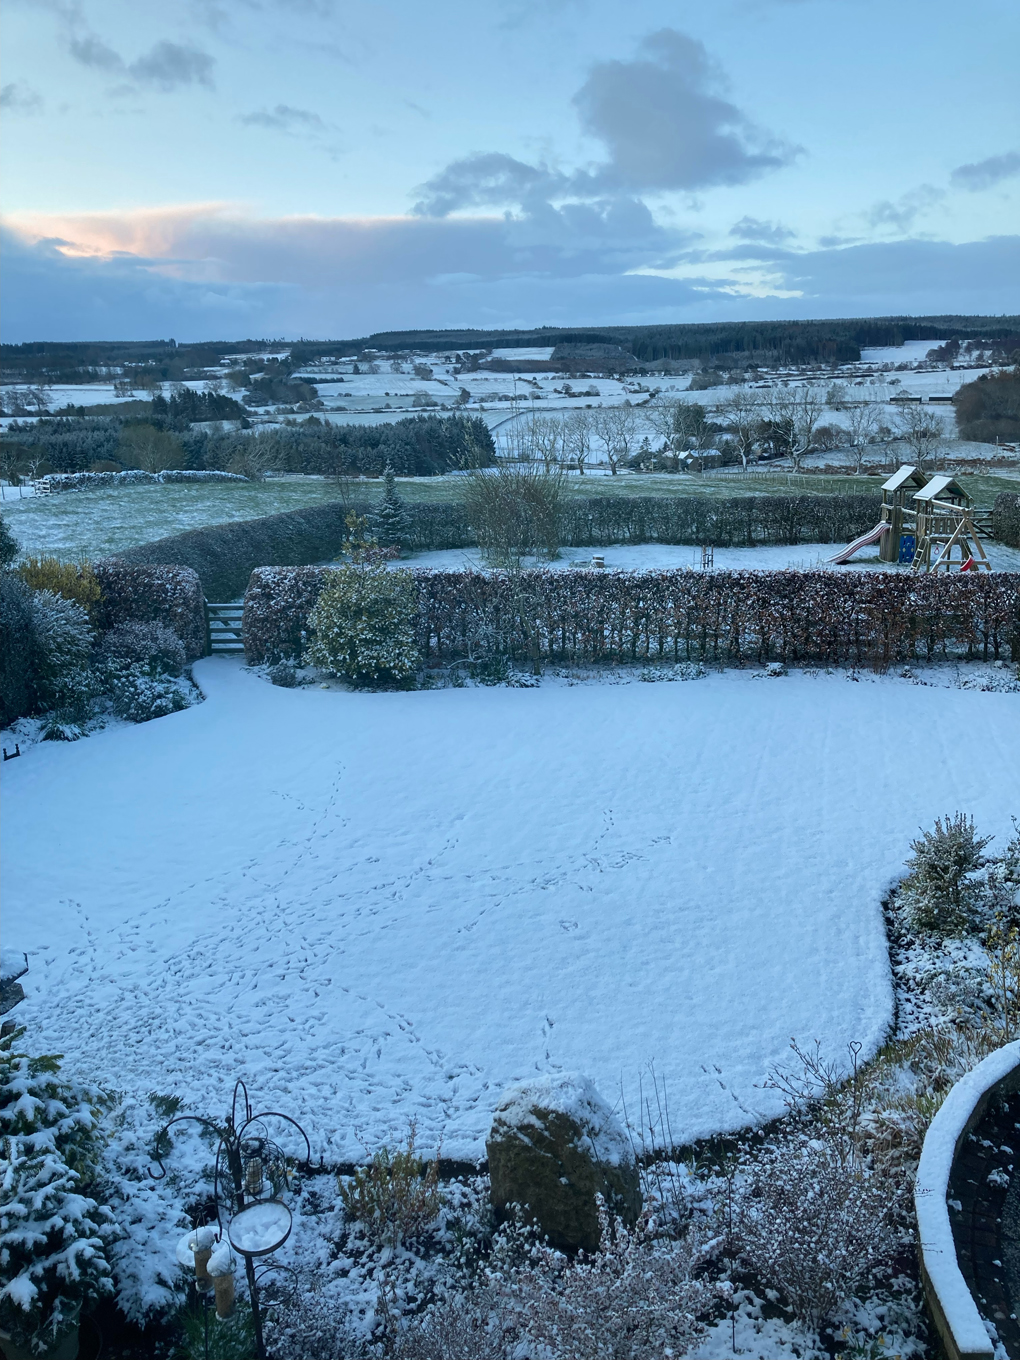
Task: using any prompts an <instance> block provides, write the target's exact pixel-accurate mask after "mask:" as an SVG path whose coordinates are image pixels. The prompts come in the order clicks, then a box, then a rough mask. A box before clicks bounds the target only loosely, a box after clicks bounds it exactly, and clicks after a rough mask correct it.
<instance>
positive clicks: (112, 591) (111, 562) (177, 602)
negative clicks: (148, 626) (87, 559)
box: [93, 558, 206, 661]
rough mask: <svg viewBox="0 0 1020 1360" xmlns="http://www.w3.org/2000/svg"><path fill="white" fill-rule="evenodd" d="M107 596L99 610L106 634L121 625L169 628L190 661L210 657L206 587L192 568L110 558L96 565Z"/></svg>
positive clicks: (96, 616) (100, 625)
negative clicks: (206, 653)
mask: <svg viewBox="0 0 1020 1360" xmlns="http://www.w3.org/2000/svg"><path fill="white" fill-rule="evenodd" d="M93 570H94V571H95V573H96V576H97V578H98V580H99V584H100V586H101V587H102V591H103V596H102V599H101V600H100V601H99V604H98V605H97V606H96V607H95V609H94V611H93V620H94V622H95V625H96V627H97V628H98V629H99V630H100V631H101V632H106V631H107V630H108V629H110V628H113V627H115V626H116V625H117V624H118V623H129V622H131V623H135V622H139V623H150V622H157V623H164V624H166V626H167V627H168V628H171V629H172V630H173V631H174V632H175V633H176V634H177V636H178V637H179V638H180V639H181V641H182V642H183V643H184V651H185V655H186V656H187V659H188V660H189V661H194V660H195V658H196V657H199V656H204V655H205V648H206V628H205V600H204V598H203V595H202V583H201V581H200V580H199V579H198V576H197V575H196V573H195V572H193V571H191V570H189V569H188V568H187V567H175V566H135V565H133V564H129V563H126V562H122V561H119V560H118V559H117V558H108V559H107V560H106V561H104V562H96V563H94V564H93Z"/></svg>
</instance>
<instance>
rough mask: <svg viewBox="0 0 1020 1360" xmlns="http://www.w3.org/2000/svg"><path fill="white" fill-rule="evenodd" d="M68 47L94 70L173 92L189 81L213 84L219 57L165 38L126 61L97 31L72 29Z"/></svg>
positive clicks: (190, 82)
mask: <svg viewBox="0 0 1020 1360" xmlns="http://www.w3.org/2000/svg"><path fill="white" fill-rule="evenodd" d="M68 51H69V52H70V53H71V56H72V57H73V58H74V59H75V61H77V62H79V63H80V64H81V65H82V66H88V67H90V68H91V69H92V70H94V71H103V72H105V73H106V74H107V75H116V76H122V77H124V78H125V79H128V80H131V81H133V82H134V83H135V84H136V85H141V86H143V87H147V88H149V89H156V90H162V91H164V92H165V93H170V92H171V91H172V90H177V89H180V88H181V86H186V85H204V86H206V87H207V88H208V89H211V88H212V84H213V80H212V71H213V67H214V66H215V64H216V62H215V58H213V57H210V56H209V54H208V53H207V52H203V51H201V50H200V49H199V48H197V47H192V46H190V45H182V44H180V43H174V42H167V41H166V40H162V41H160V42H157V43H154V44H153V46H152V47H151V48H150V50H149V51H148V52H145V53H143V54H142V55H141V56H140V57H138V58H136V60H135V61H133V62H130V63H129V62H125V60H124V58H123V57H122V56H121V55H120V53H119V52H115V51H114V49H113V48H112V47H110V46H109V45H108V44H107V43H105V42H103V40H102V38H100V37H98V36H97V35H96V34H95V33H89V32H87V31H84V32H79V33H72V34H71V36H70V37H69V38H68Z"/></svg>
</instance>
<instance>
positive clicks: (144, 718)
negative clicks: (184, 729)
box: [110, 666, 191, 723]
mask: <svg viewBox="0 0 1020 1360" xmlns="http://www.w3.org/2000/svg"><path fill="white" fill-rule="evenodd" d="M110 691H111V694H112V697H113V711H114V713H116V715H117V717H118V718H126V719H127V721H128V722H134V723H143V722H151V721H152V719H153V718H165V717H167V715H168V714H170V713H179V712H180V711H181V710H182V709H185V708H188V707H190V704H191V700H190V698H189V696H188V694H187V693H186V692H185V690H184V689H183V688H182V687H181V685H180V684H178V682H177V681H176V680H175V679H173V677H172V676H169V675H152V674H150V673H149V672H148V671H146V670H141V669H140V668H139V667H137V666H133V667H131V668H130V669H128V670H126V671H122V672H120V673H119V674H117V675H115V676H114V677H113V679H112V681H111V685H110Z"/></svg>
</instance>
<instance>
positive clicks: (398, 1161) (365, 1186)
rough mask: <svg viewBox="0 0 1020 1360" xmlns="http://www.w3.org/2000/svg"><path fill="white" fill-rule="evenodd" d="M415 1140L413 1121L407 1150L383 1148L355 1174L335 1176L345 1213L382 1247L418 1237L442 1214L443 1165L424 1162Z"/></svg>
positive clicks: (434, 1162)
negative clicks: (440, 1173)
mask: <svg viewBox="0 0 1020 1360" xmlns="http://www.w3.org/2000/svg"><path fill="white" fill-rule="evenodd" d="M414 1140H415V1126H414V1123H413V1122H412V1124H411V1128H410V1131H409V1132H408V1136H407V1147H406V1148H402V1149H401V1150H399V1151H397V1152H391V1151H390V1149H389V1148H387V1147H383V1148H380V1149H379V1151H378V1152H377V1153H376V1154H375V1156H374V1157H373V1158H372V1160H371V1162H370V1163H369V1165H368V1166H366V1167H361V1168H359V1169H358V1170H357V1171H356V1172H355V1173H354V1175H353V1176H350V1177H345V1176H338V1177H337V1186H338V1188H339V1191H340V1198H341V1200H342V1201H343V1205H344V1208H345V1209H346V1211H347V1213H348V1214H349V1215H350V1217H351V1218H354V1219H357V1220H358V1221H359V1222H360V1223H363V1224H364V1225H365V1228H366V1231H367V1232H368V1235H369V1237H371V1239H372V1240H373V1241H374V1242H376V1243H377V1244H378V1245H379V1246H393V1247H396V1246H399V1245H400V1243H402V1242H405V1241H410V1240H413V1239H414V1238H418V1237H420V1236H421V1235H422V1233H423V1232H424V1231H425V1230H426V1228H428V1227H429V1225H430V1224H431V1223H433V1222H435V1219H436V1216H437V1215H438V1213H439V1208H440V1196H439V1163H438V1161H432V1162H429V1163H427V1164H426V1163H425V1162H424V1161H422V1159H421V1158H420V1157H419V1156H418V1154H417V1152H416V1151H415V1146H414Z"/></svg>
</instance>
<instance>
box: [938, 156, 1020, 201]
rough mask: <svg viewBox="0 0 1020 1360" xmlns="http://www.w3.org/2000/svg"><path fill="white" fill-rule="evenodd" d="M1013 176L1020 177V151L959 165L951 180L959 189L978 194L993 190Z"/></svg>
mask: <svg viewBox="0 0 1020 1360" xmlns="http://www.w3.org/2000/svg"><path fill="white" fill-rule="evenodd" d="M1013 175H1020V151H1007V152H1005V153H1004V154H1003V155H1001V156H989V157H988V159H987V160H984V161H976V162H974V163H973V164H971V165H958V166H957V167H956V169H955V170H954V171H953V173H952V174H951V175H950V177H949V178H950V180H951V182H952V183H953V184H954V185H955V186H956V187H957V188H959V189H968V190H969V191H970V192H971V193H977V192H978V191H979V190H980V189H991V188H993V187H994V186H995V185H996V184H998V183H999V182H1000V181H1001V180H1004V179H1009V178H1010V177H1011V176H1013Z"/></svg>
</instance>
